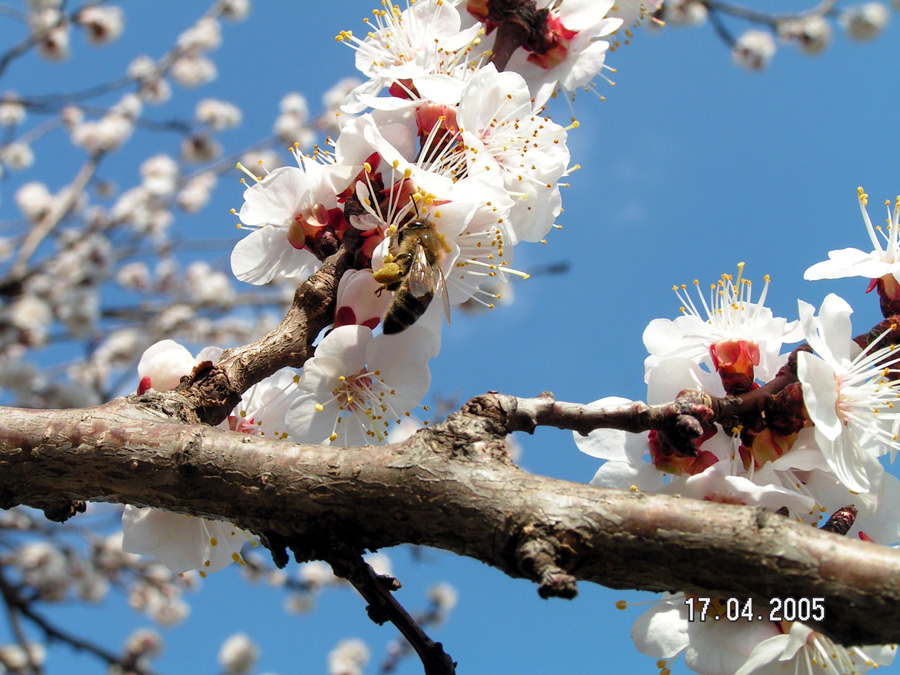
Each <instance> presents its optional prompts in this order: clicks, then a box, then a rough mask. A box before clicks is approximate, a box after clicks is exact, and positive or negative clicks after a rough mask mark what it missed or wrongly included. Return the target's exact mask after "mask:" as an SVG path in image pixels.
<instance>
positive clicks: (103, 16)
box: [75, 5, 125, 45]
mask: <svg viewBox="0 0 900 675" xmlns="http://www.w3.org/2000/svg"><path fill="white" fill-rule="evenodd" d="M75 20H76V22H77V23H78V25H80V26H81V27H82V28H84V30H85V33H86V34H87V37H88V40H89V41H90V42H91V43H92V44H95V45H103V44H107V43H109V42H114V41H115V40H118V39H119V37H120V36H121V35H122V31H123V30H124V28H125V14H124V12H123V11H122V8H121V7H115V6H111V5H106V6H95V7H85V8H84V9H82V10H81V11H79V12H78V13H77V14H76V15H75Z"/></svg>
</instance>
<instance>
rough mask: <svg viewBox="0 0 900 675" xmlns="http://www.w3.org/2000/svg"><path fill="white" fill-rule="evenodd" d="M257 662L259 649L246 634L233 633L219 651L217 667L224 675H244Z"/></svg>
mask: <svg viewBox="0 0 900 675" xmlns="http://www.w3.org/2000/svg"><path fill="white" fill-rule="evenodd" d="M257 660H259V648H258V647H257V646H256V643H255V642H253V640H251V639H250V637H249V636H248V635H247V634H246V633H235V634H234V635H232V636H231V637H229V638H228V639H227V640H225V642H223V643H222V646H221V648H220V649H219V665H221V666H222V669H223V670H224V672H225V675H245V673H249V672H250V671H251V670H253V667H254V666H255V665H256V662H257Z"/></svg>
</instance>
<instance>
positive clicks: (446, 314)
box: [436, 265, 450, 326]
mask: <svg viewBox="0 0 900 675" xmlns="http://www.w3.org/2000/svg"><path fill="white" fill-rule="evenodd" d="M436 267H437V271H438V274H439V275H440V278H441V287H440V289H439V292H440V294H441V300H442V301H443V303H444V318H445V319H447V325H448V326H449V325H450V292H449V291H448V290H447V280H446V279H445V278H444V270H443V269H441V266H440V265H437V266H436Z"/></svg>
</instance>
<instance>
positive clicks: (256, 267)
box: [231, 225, 320, 286]
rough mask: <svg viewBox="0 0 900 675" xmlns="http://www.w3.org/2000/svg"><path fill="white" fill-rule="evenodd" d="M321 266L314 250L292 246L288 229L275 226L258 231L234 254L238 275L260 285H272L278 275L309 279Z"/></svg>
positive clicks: (237, 248) (241, 279) (234, 251)
mask: <svg viewBox="0 0 900 675" xmlns="http://www.w3.org/2000/svg"><path fill="white" fill-rule="evenodd" d="M319 265H320V263H319V261H318V260H317V259H316V257H315V256H314V255H313V254H312V253H311V252H310V251H308V250H307V249H301V250H297V249H296V248H294V247H293V246H291V244H290V243H289V242H288V239H287V230H286V229H284V228H280V227H275V226H272V225H269V226H267V227H263V228H261V229H259V230H254V231H253V232H251V233H250V234H248V235H247V236H246V237H244V238H243V239H241V240H240V241H239V242H238V243H237V244H235V245H234V250H232V252H231V271H232V272H233V273H234V276H236V277H237V278H238V280H240V281H245V282H247V283H250V284H254V285H257V286H259V285H262V284H267V283H269V282H270V281H272V279H274V278H275V277H276V276H282V277H285V278H286V279H294V278H305V277H308V276H309V275H310V274H312V273H313V272H314V271H315V270H317V269H318V268H319Z"/></svg>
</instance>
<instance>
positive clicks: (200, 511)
mask: <svg viewBox="0 0 900 675" xmlns="http://www.w3.org/2000/svg"><path fill="white" fill-rule="evenodd" d="M541 400H545V399H538V401H541ZM519 405H520V401H519V400H518V399H515V398H514V397H509V396H502V395H496V394H491V395H487V396H483V397H479V398H477V399H474V400H473V401H471V402H470V403H469V404H467V405H466V406H465V408H464V409H463V411H461V412H460V413H456V414H454V415H451V417H450V418H449V419H448V420H447V421H446V422H445V423H443V424H440V425H436V426H435V427H433V428H430V429H428V430H425V431H422V432H419V433H418V434H416V435H415V436H414V437H413V438H411V439H410V440H409V441H407V442H405V443H402V444H394V445H386V446H375V447H373V446H366V447H362V448H337V447H321V446H305V445H295V444H290V443H285V442H278V441H273V440H264V439H262V438H259V437H254V436H249V435H246V434H239V433H233V432H227V431H222V430H220V429H215V428H210V427H206V426H201V425H182V424H177V423H172V422H170V421H169V420H168V419H166V416H165V413H164V412H159V411H158V409H154V408H151V407H149V406H148V405H147V404H146V403H140V402H139V403H137V404H135V403H134V402H131V401H129V400H126V399H118V400H116V401H113V402H111V403H109V404H106V405H104V406H100V407H97V408H92V409H85V410H68V411H36V410H18V409H4V410H3V415H4V420H5V424H4V428H3V430H2V431H0V498H2V500H0V501H2V505H3V506H6V507H9V506H12V505H14V504H20V503H21V504H28V505H31V506H36V507H40V508H46V507H47V506H48V505H50V506H53V507H55V508H57V509H58V508H59V505H60V502H64V501H71V500H93V501H110V502H119V503H132V504H140V505H149V506H156V507H163V508H168V509H172V510H175V511H180V512H185V513H192V514H195V515H200V516H208V517H217V518H225V519H228V520H231V521H233V522H234V523H236V524H238V525H239V526H242V527H245V528H248V529H250V530H253V531H255V532H257V533H261V534H264V535H265V536H266V537H267V539H268V540H269V541H275V542H278V541H282V542H284V543H286V544H287V545H288V546H289V547H290V548H291V549H292V550H293V551H294V553H295V555H296V556H297V558H298V559H300V560H305V559H313V558H321V559H326V560H327V559H334V558H335V557H336V556H337V555H340V554H339V553H338V552H339V551H346V550H347V549H348V548H349V549H350V550H357V551H359V550H362V549H364V548H365V549H378V548H382V547H387V546H393V545H397V544H403V543H411V544H420V545H428V546H434V547H438V548H442V549H445V550H448V551H453V552H455V553H458V554H460V555H465V556H469V557H472V558H475V559H477V560H481V561H483V562H485V563H487V564H490V565H493V566H494V567H496V568H498V569H499V570H501V571H502V572H504V573H506V574H508V575H510V576H513V577H525V578H529V579H532V580H534V581H536V582H537V583H538V584H539V585H540V586H539V588H540V591H541V593H542V594H543V595H545V596H548V595H561V596H565V597H569V596H571V595H572V594H573V593H574V590H575V585H574V584H575V581H576V580H585V581H592V582H596V583H600V584H603V585H606V586H610V587H613V588H637V589H646V590H654V591H659V590H682V591H686V592H692V593H701V594H704V595H715V596H717V597H720V598H725V597H731V596H735V597H746V596H753V597H755V598H757V599H759V600H763V601H766V600H768V598H770V597H781V598H784V597H794V598H799V597H824V598H826V618H825V621H824V622H823V623H822V625H821V628H822V629H823V630H824V631H825V632H826V633H828V634H829V635H831V636H833V637H835V638H836V639H838V640H840V641H841V642H843V643H845V644H867V643H880V642H898V641H900V553H898V552H896V551H894V550H892V549H889V548H886V547H882V546H876V545H873V544H869V543H865V542H860V541H854V540H848V539H846V538H843V537H841V536H839V535H835V534H832V533H828V532H821V531H818V530H816V529H815V528H812V527H809V526H805V525H801V524H798V523H796V522H792V521H790V520H788V519H786V518H782V517H781V516H778V515H775V514H769V513H765V512H762V511H761V510H759V509H756V508H751V507H743V506H732V505H723V504H712V503H708V502H703V501H695V500H689V499H679V498H675V497H668V496H662V495H648V494H642V493H637V492H627V491H618V490H607V489H601V488H596V487H592V486H589V485H580V484H574V483H568V482H565V481H560V480H555V479H552V478H546V477H542V476H535V475H531V474H528V473H525V472H523V471H521V470H519V469H518V468H517V467H515V466H514V465H513V464H512V463H511V462H510V461H509V459H508V457H507V455H506V451H505V445H504V439H505V435H506V434H507V432H508V431H509V428H510V426H513V425H512V424H511V422H510V421H511V420H515V419H518V416H519V411H518V408H519ZM521 405H522V406H524V407H527V406H533V405H534V403H533V402H529V401H522V402H521ZM541 405H543V404H541Z"/></svg>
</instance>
